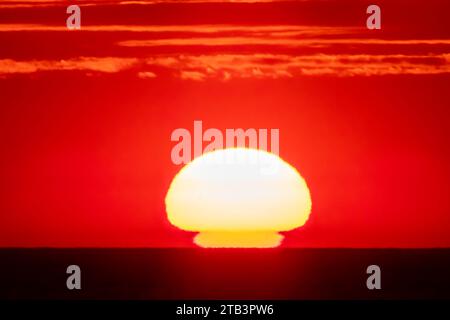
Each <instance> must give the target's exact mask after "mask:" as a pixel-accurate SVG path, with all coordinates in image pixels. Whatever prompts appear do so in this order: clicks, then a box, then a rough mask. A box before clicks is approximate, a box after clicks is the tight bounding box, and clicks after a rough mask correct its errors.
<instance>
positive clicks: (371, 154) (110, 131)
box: [0, 0, 450, 247]
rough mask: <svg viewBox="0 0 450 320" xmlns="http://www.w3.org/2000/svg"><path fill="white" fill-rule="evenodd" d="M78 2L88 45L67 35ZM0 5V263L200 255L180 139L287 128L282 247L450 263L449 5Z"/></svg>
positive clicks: (311, 0)
mask: <svg viewBox="0 0 450 320" xmlns="http://www.w3.org/2000/svg"><path fill="white" fill-rule="evenodd" d="M73 3H79V4H80V5H81V8H82V30H81V31H68V30H67V29H66V28H65V20H66V18H67V14H66V13H65V11H66V6H67V5H69V4H73ZM369 4H372V2H370V1H347V0H344V1H338V0H330V1H320V0H305V1H289V2H288V1H248V2H246V1H220V0H218V1H207V0H205V1H199V0H196V1H132V2H131V1H130V2H123V1H122V2H119V1H90V0H86V1H78V2H76V1H71V2H68V1H60V0H49V1H47V0H42V1H31V0H24V1H10V0H7V1H4V0H3V1H1V2H0V137H1V138H0V164H1V166H0V246H3V247H9V246H19V247H20V246H28V247H29V246H31V247H35V246H56V247H66V246H70V247H73V246H82V247H85V246H92V247H96V246H100V247H114V246H119V247H133V246H150V247H172V246H176V247H190V246H193V244H192V234H187V233H185V232H183V231H180V230H178V229H176V228H174V227H172V226H171V225H170V224H169V223H168V221H167V219H166V215H165V209H164V196H165V194H166V192H167V189H168V187H169V184H170V181H171V179H172V178H173V176H174V175H175V174H176V172H178V170H180V167H179V166H176V165H174V164H172V162H171V158H170V151H171V148H172V147H173V145H174V143H173V142H171V141H170V134H171V132H172V131H173V130H174V129H176V128H188V129H190V130H192V126H193V121H194V120H202V121H203V125H204V127H205V128H211V127H214V128H219V129H221V130H225V129H226V128H244V129H246V128H268V129H270V128H279V129H280V155H281V157H282V158H284V159H285V160H287V161H288V162H289V163H291V164H292V165H294V166H295V167H296V168H297V169H298V170H299V171H300V173H301V174H302V175H303V176H304V177H305V179H306V181H307V183H308V185H309V187H310V190H311V195H312V202H313V210H312V215H311V218H310V220H309V221H308V223H307V224H306V225H305V226H304V227H303V228H301V229H298V230H295V231H292V232H290V233H287V234H286V235H287V237H286V239H285V242H284V244H283V245H284V246H287V247H449V246H450V200H449V195H450V187H449V180H450V168H449V166H448V163H449V162H450V144H449V141H448V138H449V136H450V117H449V113H450V111H448V108H449V105H450V90H449V89H448V88H449V80H450V22H449V20H448V12H450V3H449V2H448V1H444V0H428V1H398V0H395V1H377V4H378V5H380V7H381V9H382V30H376V31H371V30H367V29H366V28H365V20H366V17H367V15H366V14H365V10H366V7H367V6H368V5H369Z"/></svg>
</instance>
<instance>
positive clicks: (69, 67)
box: [0, 57, 139, 75]
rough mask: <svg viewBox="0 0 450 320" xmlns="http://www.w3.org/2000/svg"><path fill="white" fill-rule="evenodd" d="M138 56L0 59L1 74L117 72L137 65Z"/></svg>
mask: <svg viewBox="0 0 450 320" xmlns="http://www.w3.org/2000/svg"><path fill="white" fill-rule="evenodd" d="M138 61H139V60H138V59H136V58H114V57H106V58H97V57H80V58H74V59H68V60H31V61H16V60H12V59H0V75H6V74H28V73H35V72H43V71H74V70H79V71H94V72H102V73H115V72H119V71H123V70H126V69H129V68H131V67H132V66H135V65H136V64H137V63H138Z"/></svg>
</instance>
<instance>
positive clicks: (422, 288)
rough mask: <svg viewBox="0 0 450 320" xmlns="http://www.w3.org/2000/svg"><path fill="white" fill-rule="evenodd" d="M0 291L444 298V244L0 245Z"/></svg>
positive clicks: (66, 295)
mask: <svg viewBox="0 0 450 320" xmlns="http://www.w3.org/2000/svg"><path fill="white" fill-rule="evenodd" d="M372 264H375V265H378V266H379V267H380V268H381V290H368V289H367V287H366V280H367V278H368V277H369V275H368V274H367V273H366V269H367V267H368V266H369V265H372ZM69 265H78V266H79V267H80V268H81V286H82V288H81V290H68V289H67V287H66V280H67V277H68V276H69V275H68V274H67V273H66V268H67V267H68V266H69ZM0 299H2V300H5V299H6V300H14V299H32V300H34V299H39V300H40V299H64V300H65V299H69V300H71V299H77V300H78V299H83V300H85V299H133V300H136V299H137V300H140V299H143V300H148V299H164V300H166V299H168V300H172V299H176V300H179V299H190V300H192V299H235V300H236V299H252V300H255V299H257V300H258V299H272V300H278V299H290V300H297V299H302V300H303V299H306V300H310V299H319V300H321V299H332V300H341V299H345V300H347V299H364V300H366V299H369V300H371V299H382V300H386V299H387V300H391V299H395V300H399V299H401V300H404V299H450V249H273V250H272V249H271V250H258V249H255V250H253V249H252V250H243V249H237V250H233V249H208V250H204V249H1V250H0Z"/></svg>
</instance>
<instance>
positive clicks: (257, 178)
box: [166, 148, 311, 248]
mask: <svg viewBox="0 0 450 320" xmlns="http://www.w3.org/2000/svg"><path fill="white" fill-rule="evenodd" d="M166 210H167V215H168V219H169V221H170V222H171V223H172V224H173V225H174V226H177V227H178V228H180V229H183V230H186V231H197V232H199V234H198V235H197V236H196V237H195V239H194V242H195V243H196V244H197V245H199V246H201V247H208V248H211V247H216V248H217V247H235V248H269V247H276V246H278V245H279V244H280V243H281V241H282V239H283V236H282V235H280V234H278V232H280V231H289V230H292V229H295V228H298V227H300V226H302V225H304V224H305V222H306V221H307V220H308V217H309V214H310V212H311V197H310V193H309V190H308V187H307V185H306V182H305V180H304V179H303V178H302V177H301V176H300V174H299V173H298V172H297V170H296V169H295V168H293V167H292V166H291V165H289V164H288V163H286V162H285V161H283V160H282V159H281V158H280V157H278V156H277V155H275V154H273V153H268V152H266V151H260V150H255V149H244V148H232V149H223V150H216V151H213V152H210V153H206V154H204V155H203V156H201V157H198V158H196V159H194V160H193V161H192V162H190V163H189V164H187V165H186V166H185V167H183V169H182V170H181V171H180V172H179V173H178V174H177V175H176V176H175V178H174V179H173V181H172V183H171V185H170V188H169V191H168V193H167V196H166Z"/></svg>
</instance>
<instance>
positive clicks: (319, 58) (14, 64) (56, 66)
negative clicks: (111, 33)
mask: <svg viewBox="0 0 450 320" xmlns="http://www.w3.org/2000/svg"><path fill="white" fill-rule="evenodd" d="M154 68H159V69H160V68H163V69H167V70H168V71H170V73H171V74H175V75H178V76H179V78H180V79H183V80H193V81H205V80H207V79H216V80H223V81H229V80H232V79H236V78H254V79H278V78H292V77H301V76H319V75H333V76H338V77H352V76H380V75H399V74H416V75H419V74H443V73H450V54H427V55H400V54H390V55H368V54H354V55H353V54H339V55H333V54H313V55H300V56H297V55H287V54H211V55H174V56H159V57H148V58H120V57H106V58H97V57H80V58H74V59H68V60H31V61H16V60H11V59H2V60H0V75H3V76H5V75H11V74H30V73H36V72H44V71H90V72H100V73H117V72H122V71H126V70H131V69H132V70H136V72H137V76H138V77H140V78H142V79H151V78H155V77H156V76H157V75H156V73H155V72H153V71H152V70H153V69H154Z"/></svg>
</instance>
